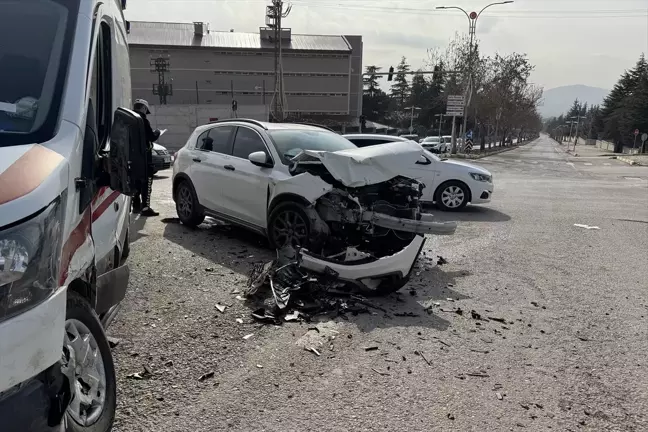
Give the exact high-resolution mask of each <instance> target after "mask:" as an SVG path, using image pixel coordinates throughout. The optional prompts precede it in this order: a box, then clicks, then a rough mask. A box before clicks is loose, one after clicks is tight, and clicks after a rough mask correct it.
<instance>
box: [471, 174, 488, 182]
mask: <svg viewBox="0 0 648 432" xmlns="http://www.w3.org/2000/svg"><path fill="white" fill-rule="evenodd" d="M470 177H472V178H473V179H475V180H477V181H482V182H486V183H490V182H491V181H492V179H493V177H492V176H489V175H486V174H480V173H470Z"/></svg>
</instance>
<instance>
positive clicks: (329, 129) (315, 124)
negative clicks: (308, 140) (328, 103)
mask: <svg viewBox="0 0 648 432" xmlns="http://www.w3.org/2000/svg"><path fill="white" fill-rule="evenodd" d="M295 124H300V125H304V126H313V127H318V128H321V129H326V130H327V131H330V132H335V131H334V130H333V129H331V128H330V127H328V126H324V125H321V124H318V123H306V122H299V123H295ZM335 133H337V132H335Z"/></svg>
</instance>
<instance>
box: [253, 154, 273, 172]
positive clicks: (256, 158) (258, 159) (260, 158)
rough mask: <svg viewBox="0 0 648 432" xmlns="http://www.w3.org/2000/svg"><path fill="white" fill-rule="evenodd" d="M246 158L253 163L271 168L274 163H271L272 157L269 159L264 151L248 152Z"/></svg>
mask: <svg viewBox="0 0 648 432" xmlns="http://www.w3.org/2000/svg"><path fill="white" fill-rule="evenodd" d="M248 160H249V161H250V162H252V163H253V164H254V165H256V166H259V167H262V168H271V167H273V166H274V164H273V163H272V159H270V157H269V156H268V155H267V153H266V152H264V151H258V152H254V153H250V155H249V156H248Z"/></svg>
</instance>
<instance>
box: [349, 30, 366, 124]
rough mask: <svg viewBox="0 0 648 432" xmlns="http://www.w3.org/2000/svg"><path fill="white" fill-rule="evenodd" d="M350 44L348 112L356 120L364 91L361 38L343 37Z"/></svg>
mask: <svg viewBox="0 0 648 432" xmlns="http://www.w3.org/2000/svg"><path fill="white" fill-rule="evenodd" d="M345 38H346V40H347V41H348V42H349V44H351V47H352V52H351V79H350V92H349V94H350V97H349V98H350V112H349V115H350V117H352V118H355V119H357V118H358V117H360V115H361V114H362V93H363V89H364V85H363V81H362V73H363V72H364V70H363V66H362V52H363V44H362V36H345Z"/></svg>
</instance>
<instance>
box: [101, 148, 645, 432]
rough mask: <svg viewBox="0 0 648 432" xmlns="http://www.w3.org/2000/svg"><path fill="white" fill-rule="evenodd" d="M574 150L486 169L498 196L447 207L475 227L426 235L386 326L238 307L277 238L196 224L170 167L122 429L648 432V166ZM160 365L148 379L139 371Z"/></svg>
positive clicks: (542, 152) (148, 260) (382, 319)
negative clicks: (190, 222) (175, 189)
mask: <svg viewBox="0 0 648 432" xmlns="http://www.w3.org/2000/svg"><path fill="white" fill-rule="evenodd" d="M558 147H559V146H558V145H557V144H555V143H554V142H553V141H551V140H549V139H548V138H544V137H543V138H540V139H539V140H536V141H534V142H532V143H530V144H528V145H526V146H524V147H521V148H519V149H515V150H512V151H510V152H506V153H501V154H498V155H495V156H492V157H489V158H485V159H481V160H479V161H477V162H476V163H478V164H480V165H483V166H485V167H487V168H488V169H490V170H491V171H492V172H493V174H494V178H495V182H496V191H495V195H494V201H493V202H492V203H491V204H489V205H486V206H481V207H477V206H475V207H468V208H467V209H466V211H464V212H462V213H459V214H447V213H442V212H438V211H436V210H433V212H434V213H435V214H436V215H437V216H438V217H439V218H441V219H446V220H451V219H458V220H459V221H461V224H460V227H459V229H458V231H457V233H456V235H454V236H452V237H444V238H431V239H430V241H428V244H427V250H426V257H425V258H424V259H422V260H421V263H420V264H419V266H418V267H417V270H416V276H415V277H414V280H413V281H412V282H411V283H410V285H409V286H408V287H406V288H404V289H403V290H402V293H401V294H400V295H392V296H389V297H387V298H383V299H376V300H374V302H375V304H376V305H379V306H381V307H383V308H385V309H387V311H388V312H387V313H383V312H378V311H376V312H374V313H373V314H361V315H357V316H348V319H347V320H345V319H342V318H339V317H321V318H320V319H318V320H317V321H316V322H313V323H310V324H306V323H303V324H302V323H286V324H284V325H283V326H281V327H275V326H264V325H261V324H258V323H255V322H254V321H253V320H252V319H251V318H250V310H251V308H252V307H253V305H248V304H246V303H245V302H244V301H242V300H238V299H237V298H236V296H237V294H236V291H237V290H238V289H241V288H242V287H243V285H244V281H245V280H246V278H247V272H248V271H249V269H250V268H251V265H252V264H253V263H255V262H261V261H266V260H269V259H271V258H272V256H273V254H272V252H271V251H270V250H269V249H268V248H267V246H265V242H264V240H263V239H262V238H259V237H257V236H255V235H253V234H249V233H246V232H244V231H241V230H238V229H233V228H230V227H228V226H222V225H219V224H205V225H203V226H201V227H200V228H199V229H198V230H195V231H193V230H190V229H187V228H185V227H183V226H182V225H179V224H178V223H177V222H176V220H174V219H172V218H174V217H175V211H174V206H173V201H172V200H171V196H170V175H171V173H170V172H169V171H166V172H162V173H160V174H161V175H160V177H159V178H158V179H157V180H156V181H155V184H154V190H153V196H154V199H155V206H156V207H157V208H158V209H159V210H160V211H161V213H162V215H161V216H160V217H159V218H150V219H147V220H144V219H138V220H136V221H134V223H133V230H134V232H136V234H134V235H133V245H132V255H131V258H130V263H131V268H132V276H131V283H130V287H129V291H128V294H127V297H126V300H125V302H124V307H123V309H122V311H121V313H120V315H119V317H118V318H117V320H116V322H115V323H114V324H113V327H111V329H110V334H111V336H113V337H117V338H119V339H120V343H119V345H118V346H117V347H116V348H114V356H115V360H116V366H117V369H118V385H119V390H118V413H117V419H116V423H115V428H114V430H116V431H123V432H126V431H128V432H134V431H164V432H172V431H220V430H228V431H281V432H293V431H295V432H296V431H319V432H325V431H383V430H389V431H470V430H474V431H508V430H522V429H526V430H534V431H535V430H549V429H551V430H559V431H581V430H582V431H601V430H606V431H641V430H648V418H647V417H646V416H647V413H648V377H647V374H646V370H647V368H648V359H647V353H648V347H647V344H648V299H647V296H648V282H647V281H648V246H647V244H648V168H642V167H631V166H628V165H625V164H623V163H621V162H618V161H616V160H610V159H608V158H598V159H597V158H587V159H582V160H581V159H579V158H573V157H571V156H568V155H566V154H565V153H563V152H562V150H560V149H559V148H558ZM588 164H591V165H588ZM214 186H215V187H222V186H221V185H214ZM165 218H166V219H165ZM574 224H586V225H590V226H597V227H599V228H600V229H592V230H588V229H584V228H580V227H576V226H574ZM436 255H442V256H443V257H445V258H446V259H447V261H448V262H449V263H448V264H447V265H444V266H437V265H435V263H434V261H435V259H436ZM410 291H411V292H410ZM216 304H221V305H226V306H228V308H227V309H226V310H225V311H224V313H221V312H219V311H218V310H217V309H216V307H215V305H216ZM428 307H429V308H430V309H429V311H430V313H428V311H426V308H428ZM459 309H460V310H461V313H458V312H459V311H458V310H459ZM471 311H475V314H474V315H473V314H471ZM404 315H405V316H404ZM407 315H409V316H407ZM478 318H481V319H478ZM237 319H240V320H242V323H239V322H237ZM314 327H317V328H318V330H317V331H315V330H310V331H309V328H314ZM250 334H252V336H251V337H249V338H248V339H244V338H243V337H244V336H246V335H250ZM303 346H307V347H308V346H317V347H318V350H319V352H321V356H316V355H315V354H314V353H312V352H309V351H306V350H304V349H303ZM367 347H377V349H375V350H370V351H367V350H366V348H367ZM144 365H146V367H147V368H149V369H150V371H151V372H152V374H151V375H150V376H148V375H145V377H146V378H145V379H142V380H138V379H132V378H129V377H128V375H129V374H132V373H135V372H142V371H143V370H144V369H143V367H144ZM210 373H213V376H210V375H208V376H207V377H205V379H203V380H200V377H201V376H203V375H204V374H210Z"/></svg>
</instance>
